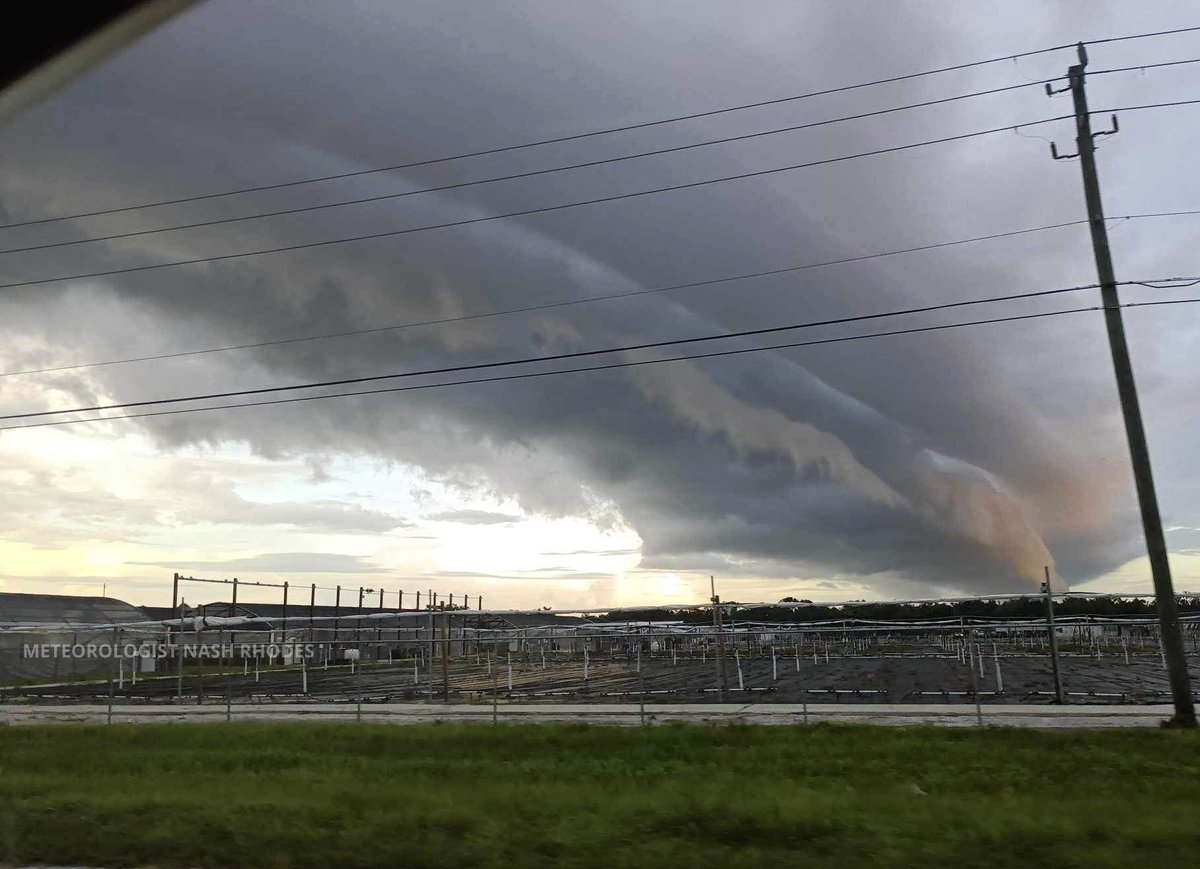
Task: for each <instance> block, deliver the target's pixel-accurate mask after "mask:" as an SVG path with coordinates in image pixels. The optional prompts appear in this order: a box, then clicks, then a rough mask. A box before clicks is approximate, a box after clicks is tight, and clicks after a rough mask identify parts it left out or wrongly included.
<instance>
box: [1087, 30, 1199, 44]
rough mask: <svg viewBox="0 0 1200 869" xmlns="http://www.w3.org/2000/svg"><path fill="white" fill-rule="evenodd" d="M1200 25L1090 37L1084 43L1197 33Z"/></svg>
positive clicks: (1125, 40) (1126, 40) (1102, 42)
mask: <svg viewBox="0 0 1200 869" xmlns="http://www.w3.org/2000/svg"><path fill="white" fill-rule="evenodd" d="M1197 31H1200V27H1177V28H1175V29H1174V30H1156V31H1154V32H1153V33H1134V34H1131V35H1129V36H1110V37H1109V38H1107V39H1089V40H1088V41H1087V42H1085V43H1084V45H1103V44H1104V43H1106V42H1128V41H1129V40H1131V39H1150V38H1152V37H1156V36H1174V35H1175V34H1177V33H1195V32H1197Z"/></svg>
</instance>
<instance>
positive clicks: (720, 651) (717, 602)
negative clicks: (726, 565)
mask: <svg viewBox="0 0 1200 869" xmlns="http://www.w3.org/2000/svg"><path fill="white" fill-rule="evenodd" d="M708 584H709V588H710V590H711V591H712V598H711V600H712V616H713V630H714V631H716V634H717V678H718V683H719V685H720V688H721V702H722V703H727V702H729V673H728V672H727V671H726V670H725V634H724V632H723V630H722V627H723V626H722V624H721V599H720V598H719V597H717V581H716V579H714V578H713V577H711V576H710V577H709V578H708Z"/></svg>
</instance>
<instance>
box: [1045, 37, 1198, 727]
mask: <svg viewBox="0 0 1200 869" xmlns="http://www.w3.org/2000/svg"><path fill="white" fill-rule="evenodd" d="M1086 67H1087V49H1086V48H1085V47H1084V45H1083V43H1080V44H1079V63H1078V64H1075V65H1074V66H1071V67H1070V68H1069V69H1068V70H1067V80H1068V82H1069V90H1070V91H1071V98H1072V100H1073V101H1074V107H1075V130H1076V138H1075V144H1076V149H1077V151H1076V153H1075V154H1069V155H1060V154H1059V153H1058V149H1057V148H1055V146H1054V145H1053V144H1052V145H1051V146H1050V150H1051V154H1052V155H1053V156H1054V158H1055V159H1067V158H1068V157H1078V158H1079V168H1080V170H1081V171H1082V173H1083V193H1084V198H1085V200H1086V202H1087V215H1088V226H1089V228H1090V229H1091V233H1092V250H1093V252H1094V254H1095V258H1096V272H1097V275H1098V276H1099V281H1100V296H1101V299H1102V300H1103V302H1104V323H1105V326H1106V327H1107V329H1108V345H1109V349H1110V350H1111V352H1112V360H1113V370H1114V372H1115V374H1116V379H1117V395H1118V397H1119V398H1120V401H1121V415H1122V417H1124V420H1125V436H1126V438H1127V440H1128V441H1129V457H1130V459H1131V461H1132V464H1133V478H1134V482H1135V484H1136V486H1137V495H1138V506H1139V507H1140V509H1141V514H1142V531H1143V533H1144V534H1145V537H1146V550H1147V552H1148V554H1149V556H1150V572H1151V575H1152V576H1153V578H1154V596H1155V598H1156V601H1157V604H1158V620H1159V625H1160V627H1161V631H1162V641H1163V653H1164V656H1165V658H1166V661H1167V677H1168V680H1169V682H1170V685H1171V697H1172V700H1173V701H1174V704H1175V715H1174V716H1173V717H1172V718H1171V720H1170V723H1171V724H1172V725H1174V726H1178V727H1195V726H1196V706H1195V702H1194V701H1193V699H1192V688H1191V680H1190V678H1189V677H1188V670H1187V659H1186V657H1185V653H1184V648H1183V635H1182V633H1181V632H1180V630H1179V611H1178V607H1177V605H1176V602H1175V589H1174V586H1173V584H1172V582H1171V564H1170V561H1169V559H1168V557H1167V543H1166V539H1165V538H1164V537H1163V529H1162V517H1161V515H1160V514H1159V512H1158V496H1157V494H1156V493H1155V491H1154V476H1153V474H1152V472H1151V470H1150V449H1149V447H1148V446H1147V444H1146V431H1145V428H1144V427H1143V425H1142V411H1141V407H1140V405H1139V403H1138V395H1137V387H1136V384H1135V383H1134V378H1133V366H1132V364H1131V362H1130V359H1129V346H1128V344H1127V343H1126V340H1125V323H1124V321H1123V319H1122V317H1121V300H1120V296H1119V294H1118V292H1117V282H1116V278H1115V276H1114V272H1113V264H1112V253H1111V252H1110V250H1109V246H1108V227H1107V226H1106V224H1105V220H1104V206H1103V203H1102V202H1101V199H1100V180H1099V177H1098V176H1097V174H1096V143H1095V139H1096V136H1106V135H1110V134H1112V133H1116V132H1117V131H1118V126H1117V118H1116V115H1114V116H1113V128H1112V129H1111V130H1103V131H1100V132H1097V133H1093V132H1092V123H1091V115H1090V114H1089V113H1088V104H1087V91H1086V89H1085V81H1084V79H1085V75H1084V70H1085V68H1086ZM1046 92H1047V93H1048V94H1053V93H1055V91H1054V90H1053V89H1052V88H1051V87H1050V86H1049V85H1047V86H1046Z"/></svg>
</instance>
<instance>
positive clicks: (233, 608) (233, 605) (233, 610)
mask: <svg viewBox="0 0 1200 869" xmlns="http://www.w3.org/2000/svg"><path fill="white" fill-rule="evenodd" d="M237 593H238V578H237V577H236V576H235V577H234V578H233V598H232V599H231V600H230V601H229V615H230V616H235V615H237ZM231 642H232V641H231Z"/></svg>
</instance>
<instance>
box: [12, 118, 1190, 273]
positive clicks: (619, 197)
mask: <svg viewBox="0 0 1200 869" xmlns="http://www.w3.org/2000/svg"><path fill="white" fill-rule="evenodd" d="M1195 104H1200V99H1195V100H1175V101H1172V102H1163V103H1148V104H1145V105H1138V106H1123V107H1119V108H1109V109H1097V110H1095V111H1094V112H1093V113H1092V114H1108V113H1110V112H1130V111H1138V110H1140V109H1159V108H1170V107H1178V106H1186V105H1195ZM1074 117H1075V116H1074V115H1073V114H1072V115H1058V116H1055V117H1051V118H1042V119H1040V120H1037V121H1030V122H1028V123H1025V124H1018V125H1015V126H1020V127H1033V126H1037V125H1039V124H1049V123H1053V122H1055V121H1063V120H1069V119H1073V118H1074ZM1013 128H1014V125H1012V124H1009V125H1007V126H1003V127H993V128H991V129H987V130H975V131H973V132H970V133H959V134H957V135H954V136H943V137H941V138H938V139H927V140H925V141H921V142H910V143H908V144H904V145H893V146H890V147H887V148H877V149H875V150H873V151H860V152H858V153H855V154H842V155H839V156H837V157H828V158H825V159H823V160H813V161H809V162H807V163H794V164H791V165H788V166H778V167H776V168H774V169H758V170H755V171H752V172H741V173H738V174H736V175H723V176H720V177H717V178H706V179H703V180H701V181H689V182H687V183H683V184H671V185H666V186H663V187H655V188H651V189H649V190H636V191H633V192H630V193H619V194H614V195H611V196H601V197H597V198H594V199H583V200H579V201H577V202H565V203H561V204H559V205H545V206H540V207H538V208H527V209H524V210H522V211H509V212H505V213H503V214H490V215H486V216H483V217H471V218H464V219H462V220H452V221H447V222H445V223H432V224H426V225H424V226H412V227H408V228H405V229H393V230H388V231H386V232H374V233H368V234H365V235H357V236H350V237H347V238H335V239H326V240H324V241H311V242H303V243H300V244H292V245H284V246H282V247H274V248H265V249H263V250H253V251H243V252H241V253H230V254H218V255H214V256H205V257H195V258H193V259H186V260H176V261H174V262H167V263H152V264H150V265H142V266H129V267H126V268H120V269H108V270H105V271H98V272H84V273H80V274H74V275H61V276H59V277H53V278H39V279H35V280H30V281H14V282H11V283H7V284H0V289H12V288H14V287H31V286H39V285H42V284H52V283H59V282H61V281H71V280H80V279H83V278H99V277H110V276H113V275H124V274H133V273H136V272H146V271H153V270H156V269H164V268H174V267H176V266H185V265H195V264H198V263H208V262H222V261H225V260H232V259H243V258H246V257H252V256H264V255H266V254H274V253H285V252H289V251H296V250H307V249H310V248H318V247H328V246H330V245H336V244H348V243H351V242H359V241H369V240H373V239H378V238H392V237H396V236H401V235H409V234H412V233H417V232H427V231H430V230H435V229H450V228H453V227H459V226H471V225H474V224H478V223H487V222H490V221H493V220H504V219H507V218H511V217H527V216H530V215H534V214H545V213H548V212H552V211H564V210H566V209H570V208H580V207H582V206H586V205H599V204H601V203H607V202H620V201H624V200H627V199H636V198H639V197H642V196H652V195H655V194H658V193H667V192H670V191H674V190H690V189H695V188H699V187H707V186H710V185H713V184H722V183H725V182H729V181H742V180H745V179H748V178H759V177H764V176H767V175H775V174H778V173H780V172H790V171H793V170H796V169H806V168H811V167H814V166H827V165H831V164H834V163H842V162H846V161H848V160H857V159H860V158H863V157H876V156H879V155H881V154H892V153H896V152H899V151H908V150H911V149H914V148H923V147H926V146H929V145H941V144H945V143H948V142H958V141H963V140H965V139H973V138H976V137H979V136H987V135H992V134H995V133H1001V132H1008V131H1010V130H1012V129H1013Z"/></svg>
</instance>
